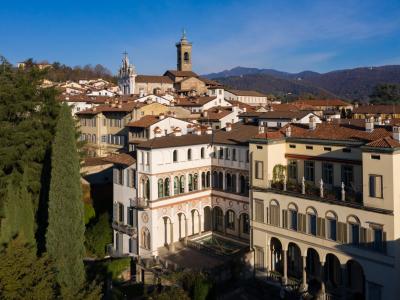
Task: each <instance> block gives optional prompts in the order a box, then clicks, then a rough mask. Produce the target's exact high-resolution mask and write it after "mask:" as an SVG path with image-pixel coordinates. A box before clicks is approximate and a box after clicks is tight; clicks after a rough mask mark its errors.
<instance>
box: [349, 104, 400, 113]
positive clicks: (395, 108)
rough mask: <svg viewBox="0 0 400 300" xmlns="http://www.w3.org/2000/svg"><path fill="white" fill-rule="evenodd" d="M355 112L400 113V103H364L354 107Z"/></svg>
mask: <svg viewBox="0 0 400 300" xmlns="http://www.w3.org/2000/svg"><path fill="white" fill-rule="evenodd" d="M353 113H354V114H394V113H397V114H400V105H362V106H359V107H355V108H354V109H353Z"/></svg>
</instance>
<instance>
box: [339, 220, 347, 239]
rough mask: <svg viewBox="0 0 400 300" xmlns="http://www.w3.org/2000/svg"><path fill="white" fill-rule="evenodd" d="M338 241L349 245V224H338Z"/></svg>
mask: <svg viewBox="0 0 400 300" xmlns="http://www.w3.org/2000/svg"><path fill="white" fill-rule="evenodd" d="M338 241H339V242H340V243H343V244H345V243H347V224H346V223H342V222H339V223H338Z"/></svg>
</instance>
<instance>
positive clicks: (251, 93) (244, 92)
mask: <svg viewBox="0 0 400 300" xmlns="http://www.w3.org/2000/svg"><path fill="white" fill-rule="evenodd" d="M227 91H228V92H230V93H232V94H234V95H236V96H252V97H267V95H265V94H262V93H260V92H257V91H248V90H227Z"/></svg>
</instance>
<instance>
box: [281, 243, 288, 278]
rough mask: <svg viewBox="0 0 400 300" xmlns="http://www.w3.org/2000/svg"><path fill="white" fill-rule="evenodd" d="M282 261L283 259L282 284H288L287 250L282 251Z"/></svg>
mask: <svg viewBox="0 0 400 300" xmlns="http://www.w3.org/2000/svg"><path fill="white" fill-rule="evenodd" d="M282 259H283V278H282V283H283V284H287V281H288V278H287V250H285V249H282Z"/></svg>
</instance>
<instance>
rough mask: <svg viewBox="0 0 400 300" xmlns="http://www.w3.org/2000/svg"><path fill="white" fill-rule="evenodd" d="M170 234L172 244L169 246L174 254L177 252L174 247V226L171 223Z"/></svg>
mask: <svg viewBox="0 0 400 300" xmlns="http://www.w3.org/2000/svg"><path fill="white" fill-rule="evenodd" d="M170 226H171V228H170V230H171V231H170V232H171V243H170V244H169V251H171V252H174V251H175V245H174V224H173V223H172V222H171V223H170Z"/></svg>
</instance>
